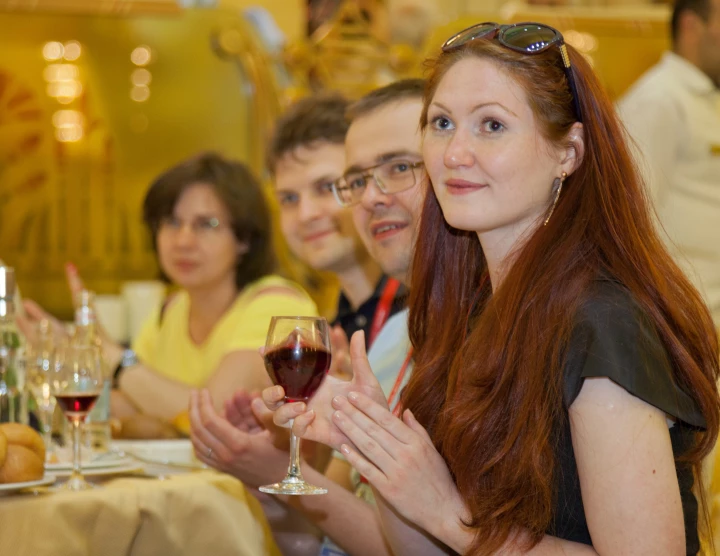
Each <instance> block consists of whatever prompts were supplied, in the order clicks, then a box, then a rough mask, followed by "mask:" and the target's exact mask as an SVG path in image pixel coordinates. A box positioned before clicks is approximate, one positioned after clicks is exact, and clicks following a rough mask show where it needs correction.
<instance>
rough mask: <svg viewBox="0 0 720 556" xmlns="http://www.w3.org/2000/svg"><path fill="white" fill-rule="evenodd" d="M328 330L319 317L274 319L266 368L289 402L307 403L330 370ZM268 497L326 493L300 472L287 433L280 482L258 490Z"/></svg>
mask: <svg viewBox="0 0 720 556" xmlns="http://www.w3.org/2000/svg"><path fill="white" fill-rule="evenodd" d="M330 360H331V356H330V327H329V325H328V323H327V321H326V320H325V319H324V318H321V317H273V318H272V319H271V321H270V329H269V330H268V335H267V340H266V341H265V368H266V369H267V372H268V375H270V378H271V379H272V381H273V383H274V384H277V385H279V386H282V387H283V390H285V400H286V401H288V402H298V401H303V402H306V401H308V400H309V399H310V398H311V397H312V396H313V394H315V392H316V391H317V389H318V388H319V387H320V384H321V383H322V381H323V379H324V378H325V375H326V374H327V372H328V370H329V369H330ZM259 490H260V492H268V493H271V494H327V489H325V488H322V487H317V486H315V485H311V484H309V483H307V482H305V480H304V479H303V477H302V473H301V472H300V439H299V438H298V437H297V436H295V434H294V433H293V432H292V429H291V432H290V465H289V466H288V472H287V475H286V476H285V478H284V479H283V480H282V481H280V482H279V483H275V484H272V485H264V486H261V487H259Z"/></svg>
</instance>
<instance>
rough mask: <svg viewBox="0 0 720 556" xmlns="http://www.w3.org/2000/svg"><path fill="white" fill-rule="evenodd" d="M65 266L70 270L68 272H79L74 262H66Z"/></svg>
mask: <svg viewBox="0 0 720 556" xmlns="http://www.w3.org/2000/svg"><path fill="white" fill-rule="evenodd" d="M65 268H66V269H67V270H68V272H72V273H73V274H77V267H76V266H75V265H74V264H73V263H65Z"/></svg>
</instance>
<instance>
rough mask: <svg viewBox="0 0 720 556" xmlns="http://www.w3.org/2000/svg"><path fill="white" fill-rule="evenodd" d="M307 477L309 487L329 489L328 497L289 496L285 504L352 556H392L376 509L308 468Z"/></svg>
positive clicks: (305, 469)
mask: <svg viewBox="0 0 720 556" xmlns="http://www.w3.org/2000/svg"><path fill="white" fill-rule="evenodd" d="M303 475H305V480H306V481H308V482H309V483H312V484H314V485H317V486H320V487H324V488H326V489H327V491H328V492H327V494H325V495H323V496H287V497H285V498H284V501H285V503H287V504H288V505H289V506H290V507H292V508H295V509H296V510H298V511H300V512H302V513H303V514H304V515H305V517H306V518H307V519H309V520H310V521H311V522H313V523H314V524H315V525H317V526H318V527H319V528H320V529H321V530H322V531H323V533H324V534H325V535H327V536H328V537H330V538H331V539H332V540H333V541H334V542H335V543H337V544H338V545H339V546H340V547H342V548H343V549H344V550H345V551H346V552H347V553H348V554H351V555H352V556H375V555H377V556H392V552H391V551H390V548H389V547H388V544H387V542H386V540H385V536H384V534H383V528H382V525H381V523H380V519H379V518H378V515H377V511H376V510H375V508H373V507H372V506H371V505H370V504H368V503H367V502H365V501H363V500H361V499H360V498H358V497H356V496H355V495H354V494H353V493H352V492H350V491H348V490H346V489H344V488H343V487H341V486H340V485H338V484H337V483H335V482H333V481H332V480H330V479H329V478H327V477H326V476H325V475H323V474H322V473H320V472H318V471H316V470H315V469H312V468H311V467H304V468H303Z"/></svg>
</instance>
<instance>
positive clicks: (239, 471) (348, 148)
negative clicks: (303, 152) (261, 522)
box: [190, 80, 425, 556]
mask: <svg viewBox="0 0 720 556" xmlns="http://www.w3.org/2000/svg"><path fill="white" fill-rule="evenodd" d="M423 89H424V82H423V81H422V80H406V81H400V82H397V83H394V84H392V85H389V86H387V87H383V88H381V89H378V90H376V91H373V92H371V93H369V94H368V95H366V96H365V97H363V98H362V99H361V100H360V101H358V102H357V103H355V104H354V105H353V106H352V107H351V108H350V110H349V116H350V118H351V124H350V128H349V130H348V133H347V136H346V139H345V154H346V158H347V160H346V163H347V170H346V171H345V172H344V174H343V177H342V178H341V179H340V180H338V181H337V182H335V183H334V184H333V187H334V192H335V195H336V196H337V198H338V199H339V200H340V201H341V203H342V204H343V205H344V206H348V207H351V210H352V217H353V221H354V223H355V226H356V228H357V231H358V233H359V235H360V237H361V239H362V240H363V243H364V244H365V246H366V247H367V249H368V251H369V252H370V254H371V255H372V256H373V258H374V259H375V260H377V261H378V262H379V263H380V266H381V267H382V269H383V271H384V272H385V273H387V274H389V275H390V276H393V277H394V278H396V279H398V280H400V281H402V282H407V280H408V278H409V267H410V260H411V256H412V249H413V245H414V241H415V233H416V229H417V224H418V222H419V219H420V213H421V207H422V201H423V197H424V191H425V184H424V172H423V169H422V157H421V135H420V130H419V126H418V123H419V119H420V113H421V111H422V94H423ZM410 355H411V351H410V341H409V338H408V333H407V310H405V311H402V312H399V313H397V314H396V315H394V316H392V317H390V318H389V319H388V321H387V323H386V324H385V326H384V327H383V328H382V330H381V331H380V333H379V334H378V336H377V338H376V339H375V342H374V343H373V345H372V347H371V348H370V351H369V359H370V362H371V364H372V367H373V371H374V372H375V373H376V374H377V375H378V378H379V380H380V382H381V384H382V385H383V387H384V388H385V390H386V391H385V393H386V395H387V396H388V399H389V402H390V404H391V406H394V405H395V404H397V401H398V399H399V393H400V391H401V389H402V387H403V386H404V384H405V382H406V381H407V379H408V378H409V375H410V372H411V368H412V359H411V357H410ZM236 401H237V403H236V404H235V405H234V406H233V407H228V408H227V419H225V418H223V417H220V416H219V415H218V414H217V413H216V412H215V411H214V410H213V408H212V405H211V403H210V402H209V400H208V399H207V398H206V397H204V395H202V394H201V395H200V396H195V397H194V399H193V401H192V403H191V411H190V415H191V421H192V439H193V445H194V446H195V451H196V454H197V455H198V457H199V458H200V459H202V460H203V461H205V463H207V464H209V465H211V466H213V467H215V468H217V469H219V470H221V471H224V472H226V473H229V474H232V475H234V476H236V477H238V478H240V479H241V480H243V481H244V482H245V484H247V485H249V486H258V485H261V484H266V483H268V482H273V481H275V480H277V479H278V476H279V475H278V476H269V475H268V469H275V468H276V466H275V465H274V461H275V460H277V461H278V462H279V464H278V465H279V466H283V465H285V466H286V465H287V457H288V456H287V451H284V450H280V449H278V448H277V447H276V446H275V445H274V444H273V441H274V440H276V439H277V438H278V434H279V433H278V430H277V429H276V428H275V425H273V423H272V414H270V413H269V412H268V410H267V409H265V407H264V405H263V403H262V401H261V400H254V401H253V402H252V412H253V413H254V414H255V416H256V417H257V419H258V420H259V421H260V422H261V423H262V426H258V425H257V424H253V422H252V420H248V419H244V418H243V415H245V416H247V414H248V413H250V412H249V411H248V410H247V408H246V406H247V404H248V403H249V402H248V400H247V399H246V398H243V396H240V397H239V398H237V399H236ZM263 427H265V430H262V429H263ZM208 448H212V450H213V454H214V456H213V458H212V459H211V460H208V459H205V454H206V453H207V450H208ZM271 461H272V462H273V463H272V464H271ZM303 475H304V477H305V479H306V480H307V481H308V482H310V483H312V484H314V485H318V486H322V487H325V488H326V489H327V490H328V493H327V494H326V495H323V496H296V497H287V498H286V499H285V500H284V502H285V503H286V504H288V505H289V506H291V507H293V508H295V509H297V510H298V511H300V512H301V513H302V514H304V515H305V516H306V518H307V519H309V520H310V521H312V522H313V523H315V525H317V526H318V527H319V528H320V529H321V530H322V531H323V533H324V534H325V535H327V537H329V538H331V539H332V541H334V543H336V544H333V543H332V542H326V543H324V545H323V548H322V551H321V554H322V555H323V556H330V555H337V554H343V553H344V552H343V550H345V551H347V552H350V553H353V554H373V555H375V554H377V555H384V554H387V555H389V554H390V550H389V548H388V546H387V545H386V543H385V541H384V537H383V532H382V526H381V524H380V521H379V519H378V517H377V515H376V509H375V508H374V507H373V506H372V505H371V504H369V503H367V502H366V501H363V500H361V499H359V498H358V496H356V494H355V493H353V492H350V491H348V490H346V489H344V488H342V487H341V486H340V485H338V484H337V483H335V482H333V481H332V480H331V479H329V478H328V477H327V476H325V475H323V474H322V473H321V472H320V471H317V470H315V469H313V468H312V467H310V466H309V465H305V466H303ZM358 482H359V484H360V485H362V484H363V482H362V480H359V481H358ZM364 490H365V489H363V487H362V486H358V487H357V493H358V495H360V496H361V497H362V496H363V495H364V494H367V492H363V491H364ZM367 491H369V489H367ZM278 498H280V497H278ZM338 546H339V547H342V548H338Z"/></svg>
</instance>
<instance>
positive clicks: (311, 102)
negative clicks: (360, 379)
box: [268, 93, 405, 346]
mask: <svg viewBox="0 0 720 556" xmlns="http://www.w3.org/2000/svg"><path fill="white" fill-rule="evenodd" d="M347 108H348V102H347V100H345V99H344V98H343V97H342V96H340V95H338V94H333V93H330V94H327V93H326V94H321V95H317V96H313V97H308V98H305V99H303V100H300V101H298V102H297V103H295V104H294V105H292V106H291V107H290V108H289V109H288V111H287V112H286V113H285V114H284V115H283V117H282V118H280V120H279V121H278V123H277V125H276V128H275V132H274V135H273V137H272V140H271V142H270V147H269V149H268V150H269V153H268V167H269V169H270V171H271V173H272V174H273V176H274V186H275V187H274V191H275V196H276V198H277V202H278V205H279V207H280V227H281V229H282V233H283V236H284V238H285V241H286V242H287V244H288V246H289V247H290V250H291V251H292V252H293V254H294V255H295V256H296V257H297V258H298V259H300V260H301V261H302V262H304V263H306V264H307V265H308V266H310V267H311V268H313V269H314V270H319V271H324V272H330V273H332V274H333V275H335V276H336V277H337V279H338V282H339V284H340V298H339V300H338V305H337V310H336V313H335V324H336V325H338V326H340V327H341V328H342V330H343V331H344V332H345V334H346V336H347V337H348V338H349V337H351V336H352V335H353V333H354V332H356V331H357V330H364V331H365V337H366V338H367V342H368V346H369V345H370V344H372V341H373V340H374V339H375V336H376V335H377V333H378V332H379V331H380V329H381V328H382V327H383V325H384V324H385V321H387V319H388V318H389V317H390V316H391V315H393V314H395V313H396V312H398V311H399V310H400V309H402V307H403V300H404V296H405V289H404V287H402V286H401V284H400V282H399V281H398V280H396V279H394V278H391V277H389V276H386V275H384V274H383V273H382V270H381V269H380V266H379V265H378V263H377V262H376V261H375V260H373V258H372V257H371V256H370V254H369V253H368V251H367V249H366V247H365V245H363V242H362V241H361V240H360V237H359V236H358V232H357V230H356V229H355V226H354V224H353V221H352V214H351V211H350V210H349V209H348V208H347V207H342V206H340V205H339V204H338V202H337V201H336V200H335V197H334V195H333V190H332V184H333V182H334V181H336V180H337V179H339V178H340V177H341V176H342V173H343V170H344V169H345V134H346V133H347V130H348V127H349V122H348V120H347V118H346V114H345V112H346V110H347Z"/></svg>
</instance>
